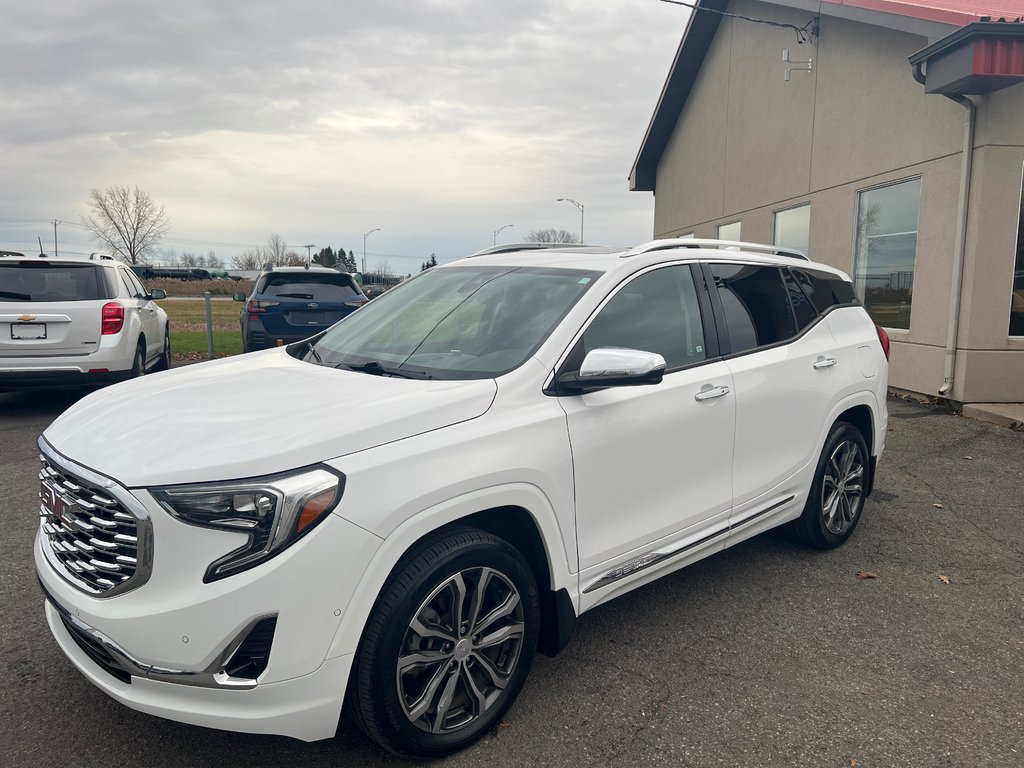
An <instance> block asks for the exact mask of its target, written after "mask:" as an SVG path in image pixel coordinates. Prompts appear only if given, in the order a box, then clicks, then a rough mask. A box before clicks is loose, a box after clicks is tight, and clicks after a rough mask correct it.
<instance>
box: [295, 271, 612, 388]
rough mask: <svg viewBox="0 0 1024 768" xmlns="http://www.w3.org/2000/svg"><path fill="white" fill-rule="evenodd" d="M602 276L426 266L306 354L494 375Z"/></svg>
mask: <svg viewBox="0 0 1024 768" xmlns="http://www.w3.org/2000/svg"><path fill="white" fill-rule="evenodd" d="M599 275H600V273H599V272H591V271H585V270H576V269H553V268H543V267H499V266H472V265H468V266H460V267H449V268H444V269H433V270H430V271H428V272H424V273H422V274H421V275H419V276H417V277H416V278H414V279H413V280H410V281H408V282H406V283H403V284H402V285H400V286H398V287H397V288H393V289H392V290H390V291H388V292H387V293H385V294H383V295H382V296H380V298H378V299H375V300H374V301H373V302H372V303H370V304H368V305H366V306H365V307H363V308H362V309H360V310H359V311H358V312H355V313H354V314H352V315H350V316H349V317H348V318H346V319H345V320H344V321H343V322H341V323H339V324H338V325H336V326H335V327H333V328H332V329H331V330H329V331H328V332H327V333H326V334H325V335H324V336H323V337H321V338H320V340H319V341H317V342H316V343H315V344H314V345H312V348H311V349H310V352H309V353H308V356H307V358H306V359H308V360H310V361H311V362H317V363H319V364H321V365H328V366H335V367H339V368H350V369H352V370H359V371H362V372H364V373H371V374H378V375H393V376H405V377H409V378H436V379H478V378H491V377H493V376H498V375H500V374H502V373H507V372H508V371H511V370H512V369H514V368H516V367H518V366H519V365H521V364H522V363H523V361H525V360H526V359H527V358H528V357H530V355H532V354H533V353H534V351H536V349H537V348H538V347H539V346H540V345H541V343H542V342H543V341H544V339H546V338H547V336H548V334H549V333H550V332H551V330H552V329H553V328H554V327H555V325H556V324H557V323H558V322H559V321H560V320H561V319H562V318H563V317H564V316H565V314H566V313H567V312H568V311H569V309H570V308H572V306H573V305H574V304H575V303H576V302H577V301H578V300H579V298H580V297H581V296H582V295H583V294H584V293H585V292H586V291H587V289H588V288H589V287H590V286H591V285H592V284H593V282H594V280H595V279H596V278H597V277H598V276H599Z"/></svg>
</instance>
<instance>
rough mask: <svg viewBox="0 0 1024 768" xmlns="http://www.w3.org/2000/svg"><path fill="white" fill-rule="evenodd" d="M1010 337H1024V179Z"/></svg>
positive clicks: (1012, 289)
mask: <svg viewBox="0 0 1024 768" xmlns="http://www.w3.org/2000/svg"><path fill="white" fill-rule="evenodd" d="M1010 335H1011V336H1024V179H1022V181H1021V189H1020V218H1019V219H1017V259H1016V261H1014V263H1013V287H1012V288H1011V289H1010Z"/></svg>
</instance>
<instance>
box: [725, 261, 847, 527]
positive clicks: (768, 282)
mask: <svg viewBox="0 0 1024 768" xmlns="http://www.w3.org/2000/svg"><path fill="white" fill-rule="evenodd" d="M705 268H706V270H707V272H708V275H709V282H710V283H711V284H713V285H714V286H715V297H716V301H717V309H718V311H719V313H720V317H721V319H722V324H723V325H724V332H723V334H722V336H723V339H722V343H723V346H727V347H728V349H727V350H725V349H723V353H725V360H726V363H727V365H728V367H729V370H730V371H731V372H732V376H733V385H734V389H735V397H736V447H735V452H734V456H735V459H734V468H733V479H732V483H733V490H734V501H733V513H732V517H731V524H732V525H733V526H738V525H742V524H744V523H746V522H750V521H752V520H754V519H755V518H758V517H761V516H765V517H766V518H767V516H769V515H772V514H773V513H774V514H775V515H781V514H785V513H786V511H787V510H791V509H792V508H793V507H794V506H798V505H802V503H803V494H804V493H806V485H807V483H806V482H805V481H804V480H805V478H804V473H803V472H801V470H804V469H806V468H807V467H808V466H809V465H810V466H811V467H812V468H813V463H814V462H815V461H816V460H817V456H818V451H819V448H820V446H819V445H818V441H819V438H820V435H821V431H822V429H823V427H824V422H825V420H826V419H827V418H828V416H829V413H830V412H831V410H832V406H833V405H834V404H835V402H836V400H837V393H838V391H839V389H840V385H839V384H838V383H837V382H838V380H839V379H840V377H842V376H843V375H844V372H845V371H846V369H847V368H848V367H849V366H850V364H851V361H849V360H846V359H845V357H844V356H843V355H840V354H839V352H838V351H837V344H836V340H835V338H834V337H833V335H832V331H831V329H830V328H829V325H828V323H826V322H823V320H822V318H821V317H819V315H818V313H817V311H816V310H815V308H814V306H813V305H812V304H811V303H810V301H809V299H808V298H807V297H806V295H805V294H804V293H803V291H802V290H801V289H800V287H799V285H798V284H797V282H796V281H795V279H794V278H793V276H792V274H791V273H790V272H789V270H788V269H785V268H780V267H778V266H774V265H765V264H741V263H735V264H731V263H720V262H711V263H709V264H707V265H706V267H705Z"/></svg>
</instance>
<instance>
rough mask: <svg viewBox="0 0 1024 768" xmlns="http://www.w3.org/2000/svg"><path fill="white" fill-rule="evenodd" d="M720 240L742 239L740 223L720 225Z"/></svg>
mask: <svg viewBox="0 0 1024 768" xmlns="http://www.w3.org/2000/svg"><path fill="white" fill-rule="evenodd" d="M718 239H719V240H739V239H740V222H738V221H734V222H732V223H731V224H719V225H718Z"/></svg>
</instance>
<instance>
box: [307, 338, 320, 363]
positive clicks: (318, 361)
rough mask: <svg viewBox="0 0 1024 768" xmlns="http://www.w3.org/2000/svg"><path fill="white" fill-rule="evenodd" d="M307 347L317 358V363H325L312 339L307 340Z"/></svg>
mask: <svg viewBox="0 0 1024 768" xmlns="http://www.w3.org/2000/svg"><path fill="white" fill-rule="evenodd" d="M306 349H307V350H309V354H311V355H312V356H313V357H314V358H315V359H316V361H317V363H319V364H320V365H323V364H324V361H323V358H322V357H320V353H319V352H317V351H316V347H315V346H314V345H313V342H312V341H309V342H306Z"/></svg>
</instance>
